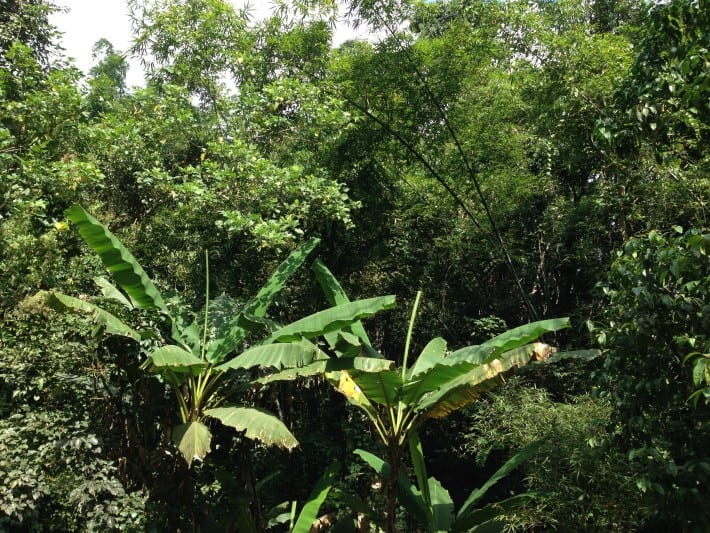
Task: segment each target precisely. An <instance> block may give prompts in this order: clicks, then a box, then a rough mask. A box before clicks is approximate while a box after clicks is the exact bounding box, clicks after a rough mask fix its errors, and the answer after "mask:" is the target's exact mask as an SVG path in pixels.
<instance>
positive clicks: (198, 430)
mask: <svg viewBox="0 0 710 533" xmlns="http://www.w3.org/2000/svg"><path fill="white" fill-rule="evenodd" d="M211 441H212V433H210V430H209V429H207V426H205V425H204V424H202V423H201V422H188V423H187V424H181V425H179V426H175V427H174V428H173V442H174V443H175V445H176V446H177V447H178V449H179V450H180V453H182V456H183V457H184V458H185V461H186V462H187V467H188V468H190V466H192V462H193V461H194V460H195V459H197V460H199V461H202V459H204V458H205V456H206V455H207V454H208V453H209V452H210V442H211Z"/></svg>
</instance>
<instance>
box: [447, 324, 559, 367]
mask: <svg viewBox="0 0 710 533" xmlns="http://www.w3.org/2000/svg"><path fill="white" fill-rule="evenodd" d="M569 326H570V323H569V318H552V319H548V320H540V321H538V322H531V323H529V324H523V325H522V326H518V327H517V328H513V329H511V330H508V331H506V332H505V333H501V334H500V335H498V336H497V337H493V338H492V339H490V340H489V341H486V342H484V343H483V344H481V345H478V346H467V347H466V348H461V349H460V350H456V351H455V352H452V353H451V354H449V355H448V357H446V358H445V359H444V361H443V364H452V365H453V364H456V363H460V362H462V361H467V362H469V363H476V364H481V363H486V362H489V361H492V360H493V359H495V358H497V357H498V356H499V355H500V354H501V353H503V352H507V351H508V350H512V349H513V348H516V347H518V346H522V345H524V344H528V343H531V342H533V341H534V340H536V339H537V338H539V337H540V336H541V335H544V334H545V333H550V332H553V331H558V330H560V329H563V328H568V327H569Z"/></svg>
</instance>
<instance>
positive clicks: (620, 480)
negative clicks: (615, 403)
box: [451, 378, 648, 530]
mask: <svg viewBox="0 0 710 533" xmlns="http://www.w3.org/2000/svg"><path fill="white" fill-rule="evenodd" d="M453 423H454V433H453V436H452V438H453V439H454V441H453V443H452V444H451V446H452V448H454V449H458V450H460V451H461V454H462V458H461V459H460V460H461V461H462V462H465V461H470V462H472V463H474V464H476V465H478V467H479V468H483V469H485V467H486V466H487V465H488V464H489V463H490V462H491V461H497V458H498V456H499V455H500V454H501V453H507V450H511V449H513V450H515V449H518V448H520V447H524V446H527V445H528V444H530V443H531V442H534V441H536V440H538V439H542V438H545V439H546V441H545V443H544V444H543V445H542V446H541V447H540V448H539V450H538V451H537V452H536V453H535V454H534V455H533V456H532V457H531V458H530V459H529V461H527V462H526V463H525V464H524V465H523V466H521V467H520V469H521V471H522V473H521V475H520V478H521V479H522V480H523V481H518V483H520V484H521V485H522V486H523V487H524V489H525V490H528V491H531V492H533V493H534V494H536V495H538V497H537V498H535V499H534V500H532V501H530V502H528V503H527V504H526V505H525V506H524V507H522V508H521V509H518V510H517V511H514V512H513V513H511V514H510V515H509V520H508V523H509V524H510V526H511V527H514V528H515V529H516V530H518V529H519V530H529V529H530V528H542V529H552V528H556V529H559V530H567V529H577V528H580V527H582V528H587V529H593V530H603V529H607V530H608V529H623V530H635V529H637V528H638V527H639V523H640V521H641V517H642V515H643V513H644V512H647V511H648V508H647V506H645V505H644V504H643V503H642V495H641V494H639V493H638V492H637V490H636V489H635V487H634V486H633V483H632V481H631V480H632V476H633V470H632V469H631V468H630V466H629V465H628V463H627V461H626V460H625V458H624V457H621V456H619V455H617V453H616V451H615V450H614V449H613V448H612V447H610V443H609V442H608V441H607V438H608V431H609V427H610V424H611V406H609V405H608V403H607V402H606V401H604V400H600V399H598V398H595V397H593V396H580V397H577V398H575V399H573V400H571V401H565V402H560V401H555V400H554V399H553V398H552V397H551V395H550V394H549V393H548V392H547V391H545V389H543V388H539V387H536V386H534V384H532V383H530V382H529V381H527V380H524V379H520V378H516V379H512V380H510V381H509V382H508V383H507V384H506V386H505V387H501V388H499V389H498V390H496V391H494V392H492V393H491V394H490V395H488V396H487V397H485V398H484V399H482V400H481V401H480V402H477V403H476V404H473V405H472V406H471V407H469V408H467V409H466V410H465V411H464V412H463V413H462V417H460V418H458V419H457V420H454V421H453ZM459 428H460V429H459ZM456 429H459V431H460V433H458V434H456V433H455V431H456ZM612 431H614V429H613V428H612ZM511 482H512V481H511ZM508 490H509V489H508V487H505V490H503V488H501V490H500V491H495V494H496V495H498V497H501V496H502V495H503V494H507V493H508V492H507V491H508Z"/></svg>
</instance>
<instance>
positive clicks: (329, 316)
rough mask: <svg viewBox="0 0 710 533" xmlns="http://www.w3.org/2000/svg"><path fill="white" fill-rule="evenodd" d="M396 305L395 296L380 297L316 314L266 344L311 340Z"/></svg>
mask: <svg viewBox="0 0 710 533" xmlns="http://www.w3.org/2000/svg"><path fill="white" fill-rule="evenodd" d="M394 305H395V297H394V296H379V297H377V298H368V299H366V300H358V301H355V302H350V303H346V304H343V305H339V306H337V307H331V308H330V309H326V310H324V311H320V312H318V313H314V314H312V315H309V316H307V317H305V318H302V319H300V320H296V321H295V322H292V323H291V324H289V325H287V326H284V327H283V328H281V329H279V330H277V331H275V332H274V333H272V334H271V336H269V338H268V339H266V340H265V341H264V344H268V343H270V342H277V341H281V342H283V341H293V340H298V339H300V338H302V337H303V338H307V339H311V338H314V337H319V336H321V335H324V334H326V333H330V332H333V331H338V330H340V329H343V328H344V327H345V326H349V325H350V324H352V323H353V322H357V321H358V320H360V319H363V318H366V317H369V316H372V315H374V314H375V313H378V312H380V311H383V310H385V309H392V308H393V307H394Z"/></svg>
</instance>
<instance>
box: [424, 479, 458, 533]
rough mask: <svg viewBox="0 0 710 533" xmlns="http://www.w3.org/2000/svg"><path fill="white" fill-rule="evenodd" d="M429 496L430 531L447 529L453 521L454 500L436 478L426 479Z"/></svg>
mask: <svg viewBox="0 0 710 533" xmlns="http://www.w3.org/2000/svg"><path fill="white" fill-rule="evenodd" d="M428 486H429V494H430V497H431V511H432V531H449V529H450V528H451V524H453V523H454V501H453V500H452V499H451V496H450V495H449V491H447V490H446V489H445V488H444V487H443V486H442V485H441V483H440V482H439V480H438V479H436V478H434V477H430V478H429V480H428Z"/></svg>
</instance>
